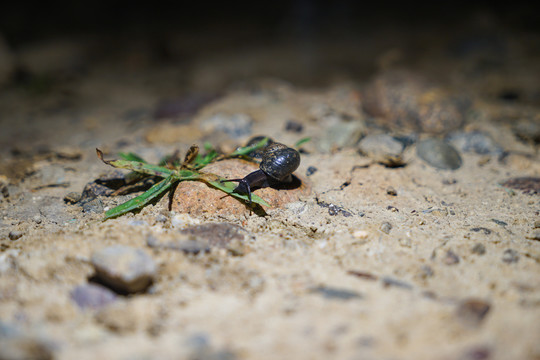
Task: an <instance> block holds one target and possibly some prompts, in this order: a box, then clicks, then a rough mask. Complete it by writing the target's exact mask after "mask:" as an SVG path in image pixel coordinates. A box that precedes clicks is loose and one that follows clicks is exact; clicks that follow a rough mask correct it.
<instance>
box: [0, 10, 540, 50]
mask: <svg viewBox="0 0 540 360" xmlns="http://www.w3.org/2000/svg"><path fill="white" fill-rule="evenodd" d="M538 10H539V7H538V5H535V4H534V2H527V1H517V2H516V1H496V2H494V1H459V2H455V1H441V2H438V1H432V2H426V3H423V2H409V1H403V2H380V1H353V0H341V1H316V0H294V1H262V2H257V1H221V2H208V1H190V2H181V1H146V2H133V1H83V2H77V1H47V2H42V1H39V2H38V1H35V2H28V1H9V2H4V4H3V5H2V10H1V11H0V31H1V32H2V33H3V35H4V36H5V37H6V38H7V40H8V42H9V44H10V45H11V46H13V47H17V46H19V45H21V44H24V43H25V42H28V41H35V40H41V39H44V38H51V37H55V36H65V35H67V34H69V35H88V34H92V35H103V36H110V35H129V36H135V37H146V36H151V37H152V38H154V39H155V40H156V41H159V40H160V39H162V38H164V37H167V36H169V35H170V34H172V33H178V32H193V33H206V34H208V33H211V34H214V35H215V36H216V37H220V36H222V35H223V33H222V31H224V30H229V29H243V30H244V33H243V36H240V34H237V36H238V37H239V38H243V39H244V40H246V39H247V38H253V37H256V38H258V40H259V41H272V40H279V39H286V38H306V37H309V38H311V39H317V38H320V37H331V36H354V35H355V34H360V33H364V32H366V31H368V32H369V31H377V30H380V29H384V28H386V27H391V28H401V29H403V30H404V31H407V30H408V29H415V28H418V27H422V28H424V29H426V30H429V29H430V28H433V29H440V28H441V27H446V29H447V30H448V31H458V30H459V28H460V27H470V25H471V22H473V23H474V22H477V21H481V20H479V19H477V18H478V17H482V16H488V17H495V18H496V19H497V23H498V25H499V26H502V27H507V28H512V29H515V30H519V31H538V30H539V28H540V15H539V11H538Z"/></svg>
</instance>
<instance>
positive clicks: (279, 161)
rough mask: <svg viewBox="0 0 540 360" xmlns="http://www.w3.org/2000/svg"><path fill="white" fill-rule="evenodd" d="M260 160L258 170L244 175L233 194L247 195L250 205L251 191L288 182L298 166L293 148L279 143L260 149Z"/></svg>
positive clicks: (297, 158)
mask: <svg viewBox="0 0 540 360" xmlns="http://www.w3.org/2000/svg"><path fill="white" fill-rule="evenodd" d="M262 150H263V151H262V159H261V163H260V165H259V170H255V171H253V172H252V173H250V174H248V175H246V176H245V177H244V178H242V179H230V180H226V181H237V182H238V186H237V187H236V188H235V189H234V191H235V192H237V193H241V194H247V195H248V198H249V202H250V203H251V189H252V188H264V187H268V186H272V185H277V184H279V183H284V182H290V181H291V180H292V173H293V172H294V171H295V170H296V169H297V168H298V166H299V165H300V153H299V152H298V151H296V150H295V149H293V148H290V147H288V146H286V145H283V144H280V143H276V142H274V143H271V144H269V145H267V146H266V147H265V148H263V149H262Z"/></svg>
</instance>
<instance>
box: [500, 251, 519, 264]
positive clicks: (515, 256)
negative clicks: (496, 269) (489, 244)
mask: <svg viewBox="0 0 540 360" xmlns="http://www.w3.org/2000/svg"><path fill="white" fill-rule="evenodd" d="M502 261H504V262H505V263H507V264H512V263H517V262H518V261H519V253H518V252H517V251H516V250H514V249H506V250H504V253H503V256H502Z"/></svg>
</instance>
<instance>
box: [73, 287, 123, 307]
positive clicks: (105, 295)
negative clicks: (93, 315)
mask: <svg viewBox="0 0 540 360" xmlns="http://www.w3.org/2000/svg"><path fill="white" fill-rule="evenodd" d="M70 296H71V299H72V300H73V301H74V302H75V303H76V304H77V306H79V308H81V309H87V308H90V309H99V308H101V307H104V306H107V305H108V304H111V303H113V302H114V301H115V300H116V298H117V296H116V294H115V293H114V292H112V291H111V290H109V289H107V288H106V287H104V286H101V285H97V284H83V285H79V286H77V287H76V288H75V289H73V291H72V292H71V294H70Z"/></svg>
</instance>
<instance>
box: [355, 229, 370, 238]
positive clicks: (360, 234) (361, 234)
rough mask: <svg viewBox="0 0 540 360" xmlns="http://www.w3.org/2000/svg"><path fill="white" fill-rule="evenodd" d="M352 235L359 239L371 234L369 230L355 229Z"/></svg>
mask: <svg viewBox="0 0 540 360" xmlns="http://www.w3.org/2000/svg"><path fill="white" fill-rule="evenodd" d="M352 235H353V237H355V238H357V239H367V238H368V236H369V232H367V231H366V230H355V231H354V232H353V234H352Z"/></svg>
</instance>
